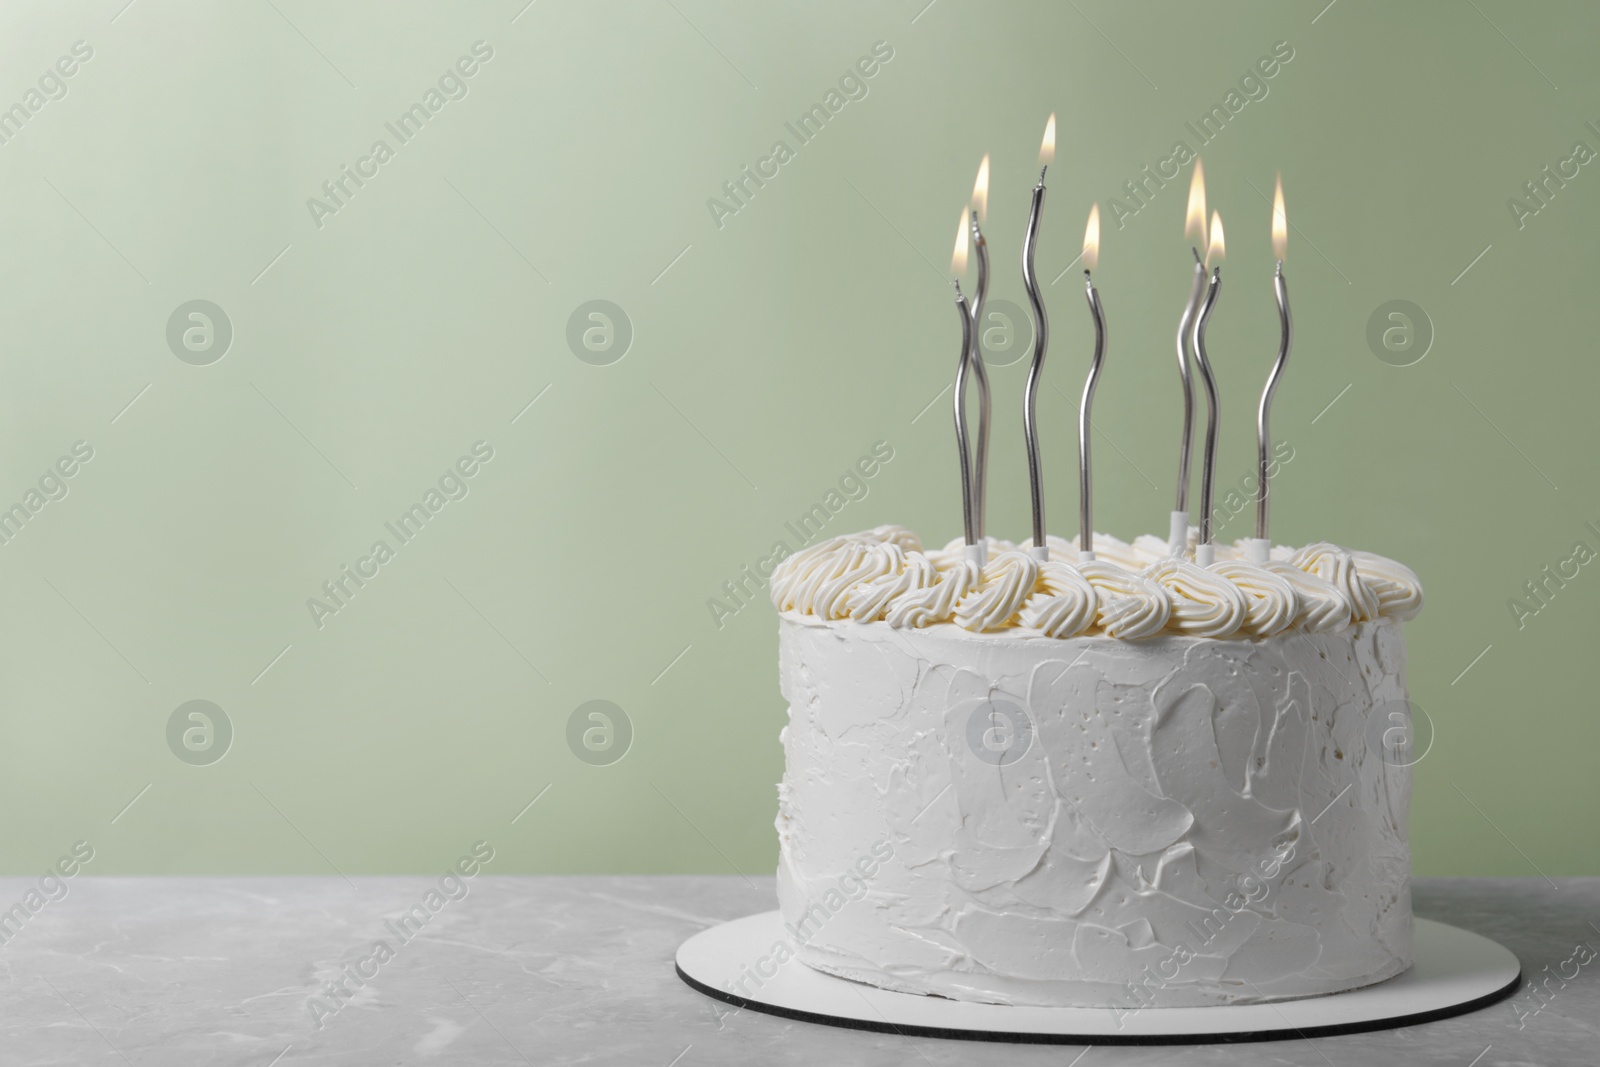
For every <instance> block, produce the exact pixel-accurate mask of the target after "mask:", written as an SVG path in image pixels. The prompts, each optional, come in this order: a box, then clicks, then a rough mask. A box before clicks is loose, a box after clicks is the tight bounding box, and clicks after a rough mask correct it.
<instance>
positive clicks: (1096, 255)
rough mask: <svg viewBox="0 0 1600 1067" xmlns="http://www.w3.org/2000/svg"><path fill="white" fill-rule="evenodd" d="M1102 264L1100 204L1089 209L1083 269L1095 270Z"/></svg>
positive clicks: (1084, 237)
mask: <svg viewBox="0 0 1600 1067" xmlns="http://www.w3.org/2000/svg"><path fill="white" fill-rule="evenodd" d="M1099 265H1100V205H1099V204H1095V205H1094V206H1093V207H1091V208H1090V209H1089V225H1088V226H1086V227H1084V230H1083V269H1084V270H1094V269H1095V267H1097V266H1099Z"/></svg>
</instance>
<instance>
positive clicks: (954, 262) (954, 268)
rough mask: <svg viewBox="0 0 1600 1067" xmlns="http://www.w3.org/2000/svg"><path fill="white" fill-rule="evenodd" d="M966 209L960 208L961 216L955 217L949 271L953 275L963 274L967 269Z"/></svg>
mask: <svg viewBox="0 0 1600 1067" xmlns="http://www.w3.org/2000/svg"><path fill="white" fill-rule="evenodd" d="M967 240H968V238H967V211H966V209H965V208H962V209H961V217H960V218H958V219H956V250H955V253H954V254H953V255H951V257H950V273H951V274H955V275H961V274H965V273H966V271H967Z"/></svg>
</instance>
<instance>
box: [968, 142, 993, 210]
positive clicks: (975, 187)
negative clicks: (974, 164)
mask: <svg viewBox="0 0 1600 1067" xmlns="http://www.w3.org/2000/svg"><path fill="white" fill-rule="evenodd" d="M972 210H974V211H976V212H977V213H978V222H979V223H980V224H982V223H987V222H988V221H989V154H988V153H987V152H985V153H984V156H983V162H982V163H979V164H978V180H977V181H975V182H973V183H972Z"/></svg>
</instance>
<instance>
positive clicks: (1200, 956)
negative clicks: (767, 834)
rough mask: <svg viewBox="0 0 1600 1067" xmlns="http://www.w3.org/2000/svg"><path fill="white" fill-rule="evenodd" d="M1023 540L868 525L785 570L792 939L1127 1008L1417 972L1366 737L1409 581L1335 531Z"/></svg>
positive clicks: (1396, 839)
mask: <svg viewBox="0 0 1600 1067" xmlns="http://www.w3.org/2000/svg"><path fill="white" fill-rule="evenodd" d="M1029 548H1030V546H1028V545H1026V544H1024V545H1020V546H1019V545H1011V544H1008V543H1005V542H1000V541H993V540H991V542H990V544H989V546H988V550H987V560H986V561H985V562H984V563H983V564H982V565H981V566H980V565H979V564H978V563H976V562H974V561H972V560H971V559H970V558H969V557H968V556H967V554H966V552H965V551H964V550H963V546H962V545H961V544H959V543H956V544H952V545H949V546H946V547H945V548H943V549H932V550H924V549H923V548H922V547H921V544H920V542H919V541H918V540H917V538H916V537H915V536H914V535H913V534H911V533H910V532H909V531H907V530H904V529H903V528H900V527H879V528H878V529H876V530H873V531H868V532H866V533H862V534H853V535H848V536H846V537H840V538H834V539H832V540H830V541H827V542H822V543H819V544H817V545H813V546H810V547H809V548H807V549H805V550H803V551H802V552H799V553H797V554H795V555H793V556H791V557H789V558H788V559H786V560H785V561H783V563H782V564H780V565H779V567H778V569H777V570H776V571H775V572H774V574H773V576H772V586H771V592H772V598H773V603H774V605H775V606H776V607H777V608H778V610H779V613H780V621H779V628H780V641H779V662H780V681H781V687H782V691H783V694H784V696H785V698H786V699H787V700H788V703H789V722H788V725H787V726H786V727H785V729H784V731H783V734H782V739H783V745H784V753H785V758H786V769H785V774H784V780H783V782H782V784H781V785H780V787H779V813H778V820H777V827H778V832H779V841H780V860H779V870H778V891H779V902H780V906H781V909H782V913H783V917H784V921H785V923H786V925H787V926H788V928H789V930H790V932H791V934H792V935H793V937H794V941H795V944H796V946H797V951H796V954H797V956H798V958H799V959H800V960H802V961H803V962H804V963H806V964H807V965H809V966H811V967H814V968H816V969H819V970H822V971H826V972H829V973H832V974H837V975H841V976H843V977H846V978H851V979H855V980H858V981H864V982H870V983H872V984H875V985H879V986H883V987H885V988H890V989H896V990H902V991H908V992H916V993H928V994H938V995H942V996H947V997H954V998H957V999H964V1000H978V1001H986V1002H993V1003H1012V1004H1035V1005H1071V1006H1084V1007H1104V1008H1110V1009H1113V1010H1116V1011H1120V1012H1127V1011H1136V1010H1140V1009H1143V1008H1147V1007H1165V1006H1187V1005H1207V1004H1224V1003H1243V1002H1251V1001H1259V1000H1272V999H1281V998H1288V997H1300V996H1310V995H1317V994H1324V993H1332V992H1337V991H1340V990H1344V989H1350V988H1355V987H1357V986H1361V985H1367V984H1370V983H1373V982H1378V981H1382V980H1383V979H1385V978H1389V977H1391V976H1393V975H1395V974H1398V973H1400V972H1401V971H1403V970H1405V969H1406V968H1407V967H1409V966H1410V963H1411V907H1410V855H1409V846H1408V840H1407V819H1408V808H1409V802H1410V771H1409V768H1406V767H1400V766H1396V765H1395V764H1394V761H1385V760H1384V759H1383V758H1382V753H1381V751H1379V749H1378V748H1377V747H1376V738H1378V737H1379V736H1381V733H1382V731H1374V730H1372V729H1369V726H1370V724H1371V723H1372V722H1374V721H1376V720H1374V719H1373V716H1374V714H1377V715H1378V717H1379V720H1382V719H1383V718H1384V715H1383V711H1384V710H1387V708H1388V707H1389V706H1391V705H1393V704H1394V703H1396V702H1399V701H1403V700H1404V699H1405V695H1406V693H1405V645H1404V638H1403V636H1402V633H1401V624H1402V622H1403V621H1404V620H1406V619H1409V618H1412V617H1414V616H1415V615H1416V613H1417V612H1418V611H1419V610H1420V609H1421V606H1422V591H1421V587H1420V585H1419V583H1418V582H1417V579H1416V576H1415V575H1414V574H1413V573H1412V572H1411V571H1410V570H1408V569H1407V568H1405V567H1404V566H1402V565H1400V564H1398V563H1395V562H1394V561H1392V560H1387V559H1385V558H1383V557H1380V556H1375V555H1371V554H1369V553H1355V552H1349V551H1346V550H1344V549H1341V548H1339V547H1338V546H1335V545H1332V544H1327V543H1319V544H1315V545H1310V546H1307V547H1306V548H1302V549H1298V550H1291V549H1285V548H1274V549H1273V551H1272V552H1271V554H1270V558H1269V560H1268V561H1267V562H1266V563H1264V564H1256V563H1251V562H1248V561H1247V560H1245V559H1244V558H1243V556H1244V553H1243V552H1242V551H1241V550H1240V549H1238V548H1234V547H1230V546H1218V551H1217V553H1216V554H1217V556H1218V558H1217V560H1216V562H1215V563H1213V564H1212V565H1211V566H1210V567H1200V566H1198V565H1197V564H1195V563H1194V562H1193V559H1192V556H1190V555H1186V556H1184V557H1171V556H1170V555H1169V551H1168V548H1167V544H1166V542H1165V541H1164V540H1158V539H1156V538H1153V537H1145V538H1139V539H1136V540H1135V541H1134V542H1132V543H1131V544H1128V543H1124V542H1121V541H1117V540H1115V539H1114V538H1110V537H1106V536H1105V535H1100V534H1096V535H1095V548H1096V554H1095V558H1094V559H1090V560H1085V559H1081V558H1079V555H1078V553H1077V552H1076V551H1075V550H1074V548H1073V546H1071V545H1070V544H1067V543H1066V542H1062V541H1058V540H1056V539H1054V538H1051V539H1049V541H1048V552H1047V553H1046V555H1047V557H1048V558H1046V559H1043V560H1040V559H1037V558H1035V555H1034V554H1033V553H1031V552H1030V551H1028V549H1029ZM1380 709H1382V710H1380ZM1369 739H1371V742H1372V743H1369ZM867 855H871V856H872V857H874V859H873V861H872V862H871V863H870V865H869V867H870V870H871V877H870V878H868V877H856V878H855V879H854V881H856V882H857V883H859V884H860V886H861V887H862V889H861V891H860V893H859V895H856V896H855V897H854V898H853V899H850V900H849V901H847V902H845V903H844V905H843V906H842V907H841V906H840V901H838V900H836V899H833V898H834V897H837V895H838V889H837V886H838V885H839V884H840V880H841V875H842V874H847V873H848V872H850V871H851V870H852V869H854V870H857V871H858V872H859V871H860V870H861V868H860V867H859V862H860V860H861V857H863V856H867ZM830 894H831V895H832V896H830Z"/></svg>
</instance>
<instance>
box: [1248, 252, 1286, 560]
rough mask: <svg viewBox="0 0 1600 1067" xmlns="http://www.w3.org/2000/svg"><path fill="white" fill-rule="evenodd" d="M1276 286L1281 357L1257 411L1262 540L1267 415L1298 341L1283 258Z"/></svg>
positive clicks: (1259, 531) (1259, 532) (1259, 530)
mask: <svg viewBox="0 0 1600 1067" xmlns="http://www.w3.org/2000/svg"><path fill="white" fill-rule="evenodd" d="M1272 290H1273V293H1274V294H1275V295H1276V296H1277V298H1278V361H1277V362H1276V363H1274V364H1273V365H1272V373H1271V374H1269V375H1267V384H1266V387H1265V388H1264V389H1262V390H1261V407H1260V408H1258V409H1257V411H1256V477H1257V478H1258V479H1259V480H1260V482H1261V495H1260V496H1259V497H1257V498H1256V537H1258V538H1260V539H1262V540H1265V539H1266V538H1267V536H1268V534H1267V493H1268V487H1269V475H1268V471H1267V464H1268V461H1269V459H1270V458H1271V453H1272V433H1271V431H1270V430H1269V429H1268V428H1267V416H1268V414H1269V413H1270V411H1271V408H1272V395H1273V394H1274V393H1275V392H1277V389H1278V379H1279V377H1281V376H1282V375H1283V365H1284V364H1285V363H1287V362H1289V346H1290V345H1292V344H1293V343H1294V320H1293V319H1292V318H1290V316H1289V290H1288V287H1287V286H1286V285H1285V283H1284V280H1283V260H1281V259H1280V260H1278V270H1277V273H1276V274H1275V275H1274V276H1273V279H1272Z"/></svg>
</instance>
